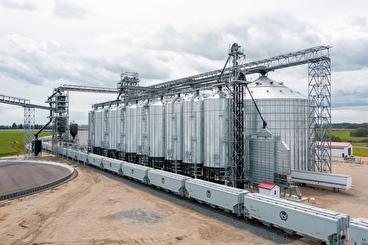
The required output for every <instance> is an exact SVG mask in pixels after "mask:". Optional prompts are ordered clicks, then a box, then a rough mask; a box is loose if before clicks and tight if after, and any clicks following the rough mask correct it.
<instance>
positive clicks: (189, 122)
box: [182, 93, 204, 176]
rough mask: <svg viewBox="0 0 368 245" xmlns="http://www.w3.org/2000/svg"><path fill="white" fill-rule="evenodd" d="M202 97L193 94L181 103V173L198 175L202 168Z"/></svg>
mask: <svg viewBox="0 0 368 245" xmlns="http://www.w3.org/2000/svg"><path fill="white" fill-rule="evenodd" d="M203 127H204V125H203V96H202V95H201V94H199V93H196V94H194V95H193V96H192V97H191V98H190V99H188V100H186V101H184V102H183V135H184V140H183V141H184V159H183V165H182V166H183V173H184V174H186V175H190V176H198V175H200V171H201V169H202V166H203Z"/></svg>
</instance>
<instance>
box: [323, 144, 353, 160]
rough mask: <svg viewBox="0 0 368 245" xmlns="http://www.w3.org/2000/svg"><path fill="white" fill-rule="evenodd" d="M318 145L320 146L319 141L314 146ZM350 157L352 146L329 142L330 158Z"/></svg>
mask: <svg viewBox="0 0 368 245" xmlns="http://www.w3.org/2000/svg"><path fill="white" fill-rule="evenodd" d="M318 144H320V142H319V141H317V142H316V146H317V145H318ZM327 145H328V144H327ZM351 155H353V145H352V144H351V143H350V142H331V156H333V157H346V156H351Z"/></svg>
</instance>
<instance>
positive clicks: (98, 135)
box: [93, 108, 104, 155]
mask: <svg viewBox="0 0 368 245" xmlns="http://www.w3.org/2000/svg"><path fill="white" fill-rule="evenodd" d="M103 112H104V110H103V109H102V108H98V109H97V110H95V111H94V113H93V115H94V118H93V121H94V144H93V153H95V154H98V155H101V154H102V119H103Z"/></svg>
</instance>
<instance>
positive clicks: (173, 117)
mask: <svg viewBox="0 0 368 245" xmlns="http://www.w3.org/2000/svg"><path fill="white" fill-rule="evenodd" d="M165 117H166V120H165V128H166V130H165V132H166V137H165V139H166V144H165V149H166V150H165V153H166V154H165V159H166V162H167V165H169V168H170V170H171V171H172V172H174V173H181V164H182V162H183V104H182V98H180V96H177V97H175V98H174V99H173V100H172V101H170V102H168V103H167V104H166V112H165Z"/></svg>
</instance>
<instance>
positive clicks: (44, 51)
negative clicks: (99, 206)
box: [0, 0, 368, 125]
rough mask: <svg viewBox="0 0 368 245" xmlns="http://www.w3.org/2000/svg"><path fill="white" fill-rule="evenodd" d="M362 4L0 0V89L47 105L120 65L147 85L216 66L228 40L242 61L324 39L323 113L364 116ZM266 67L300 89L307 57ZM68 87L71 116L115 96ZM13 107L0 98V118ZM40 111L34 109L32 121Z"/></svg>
mask: <svg viewBox="0 0 368 245" xmlns="http://www.w3.org/2000/svg"><path fill="white" fill-rule="evenodd" d="M367 9H368V1H366V0H351V1H345V0H338V1H336V0H324V1H320V0H310V1H296V0H278V1H273V0H267V1H266V0H258V1H245V0H228V1H219V0H195V1H194V0H185V1H182V0H176V1H170V0H155V1H152V0H135V1H123V0H104V1H96V0H88V1H87V0H78V1H71V0H70V1H68V0H65V1H63V0H32V1H31V0H29V1H27V0H0V22H1V25H0V84H1V88H0V95H6V96H12V97H16V98H22V99H29V100H30V101H31V103H32V104H37V105H45V106H47V105H48V104H47V103H45V101H46V99H47V97H48V96H50V95H51V94H52V93H53V89H54V88H57V87H59V86H60V85H63V84H71V85H84V86H93V87H107V88H116V86H117V83H118V82H119V77H120V73H121V72H122V71H136V72H138V73H139V77H140V85H141V86H147V85H151V84H155V83H161V82H165V81H170V80H174V79H178V78H183V77H186V76H191V75H196V74H199V73H203V72H208V71H212V70H217V69H221V68H222V67H223V66H224V64H225V61H226V59H227V56H228V49H229V47H230V45H231V44H233V43H238V44H239V45H240V46H241V47H242V48H243V49H244V52H245V54H246V61H247V62H252V61H256V60H260V59H265V58H270V57H273V56H277V55H282V54H284V53H290V52H294V51H298V50H302V49H306V48H310V47H315V46H319V45H331V46H332V48H331V49H330V57H331V89H332V90H331V94H332V99H331V104H332V123H341V122H350V123H363V122H368V86H367V84H366V78H367V77H368V14H367ZM257 76H258V75H250V76H249V77H247V79H249V80H255V79H256V78H257ZM268 76H269V77H270V78H271V79H273V80H276V81H282V82H284V84H285V85H286V86H287V87H290V88H292V89H294V90H296V91H299V92H300V93H302V94H304V95H306V96H307V94H308V67H307V65H303V66H297V67H292V68H287V69H279V70H276V71H273V72H270V73H269V74H268ZM69 96H70V99H69V103H70V112H69V116H70V121H72V120H74V121H76V122H78V123H79V124H87V123H88V111H89V110H91V106H92V104H94V103H97V102H103V101H107V100H113V99H116V95H111V94H93V93H81V92H70V93H69ZM23 113H24V111H23V108H22V107H17V106H12V105H6V104H0V125H11V124H12V123H16V124H21V123H23V122H24V121H23V118H24V114H23ZM47 116H48V112H47V111H43V110H39V109H36V111H35V120H36V123H37V124H45V123H47V122H48V119H47Z"/></svg>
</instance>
